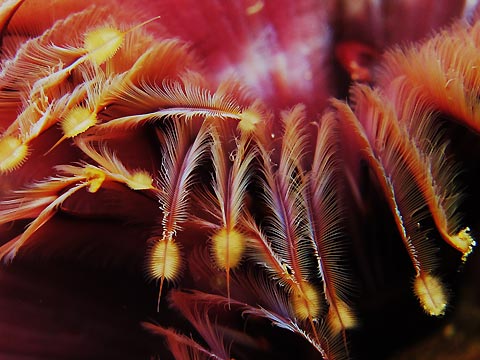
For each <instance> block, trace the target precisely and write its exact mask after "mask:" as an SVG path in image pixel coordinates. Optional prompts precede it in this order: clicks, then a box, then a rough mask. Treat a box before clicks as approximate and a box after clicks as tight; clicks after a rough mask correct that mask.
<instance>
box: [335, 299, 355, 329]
mask: <svg viewBox="0 0 480 360" xmlns="http://www.w3.org/2000/svg"><path fill="white" fill-rule="evenodd" d="M328 322H329V324H330V326H331V328H332V330H333V332H335V333H339V332H340V331H342V329H353V328H354V327H355V326H356V325H357V320H356V318H355V315H354V313H353V311H352V309H351V308H350V307H349V306H348V305H347V304H346V303H345V302H344V301H341V300H337V301H336V302H335V306H333V305H332V304H330V309H329V312H328Z"/></svg>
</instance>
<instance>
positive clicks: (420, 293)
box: [413, 274, 448, 316]
mask: <svg viewBox="0 0 480 360" xmlns="http://www.w3.org/2000/svg"><path fill="white" fill-rule="evenodd" d="M413 288H414V291H415V295H417V297H418V300H419V301H420V304H421V305H422V307H423V309H424V310H425V312H427V313H428V314H429V315H432V316H441V315H443V314H445V310H446V308H447V303H448V298H447V294H446V291H445V288H444V286H443V284H442V283H441V281H440V280H439V279H438V278H437V277H435V276H433V275H431V274H421V275H419V276H417V277H416V278H415V282H414V286H413Z"/></svg>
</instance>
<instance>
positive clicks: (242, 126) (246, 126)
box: [238, 108, 262, 134]
mask: <svg viewBox="0 0 480 360" xmlns="http://www.w3.org/2000/svg"><path fill="white" fill-rule="evenodd" d="M261 122H262V116H261V114H260V113H259V112H258V111H256V110H255V109H253V108H248V109H245V110H244V111H242V113H241V115H240V122H239V123H238V129H239V130H240V131H241V132H242V133H243V134H251V133H253V132H255V131H256V130H257V127H258V125H259V124H260V123H261Z"/></svg>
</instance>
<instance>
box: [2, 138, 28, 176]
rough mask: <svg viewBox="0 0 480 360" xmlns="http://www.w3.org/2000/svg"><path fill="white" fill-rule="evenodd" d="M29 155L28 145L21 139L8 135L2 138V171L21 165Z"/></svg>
mask: <svg viewBox="0 0 480 360" xmlns="http://www.w3.org/2000/svg"><path fill="white" fill-rule="evenodd" d="M27 156H28V146H27V144H25V143H23V142H22V141H21V140H20V139H18V138H16V137H13V136H6V137H4V138H2V139H0V173H6V172H10V171H13V170H15V169H17V168H18V167H20V166H21V165H22V163H23V162H24V161H25V159H26V157H27Z"/></svg>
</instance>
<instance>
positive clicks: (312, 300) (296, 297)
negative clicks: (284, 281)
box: [290, 281, 321, 321]
mask: <svg viewBox="0 0 480 360" xmlns="http://www.w3.org/2000/svg"><path fill="white" fill-rule="evenodd" d="M290 299H291V303H292V308H293V313H294V314H295V317H296V318H297V319H299V320H301V321H303V320H306V319H309V318H316V317H318V316H319V315H320V307H321V301H320V294H319V292H318V290H317V289H315V287H314V286H312V285H311V284H309V283H308V282H306V281H303V282H302V283H301V284H299V285H298V286H297V287H294V288H292V292H291V293H290Z"/></svg>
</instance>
